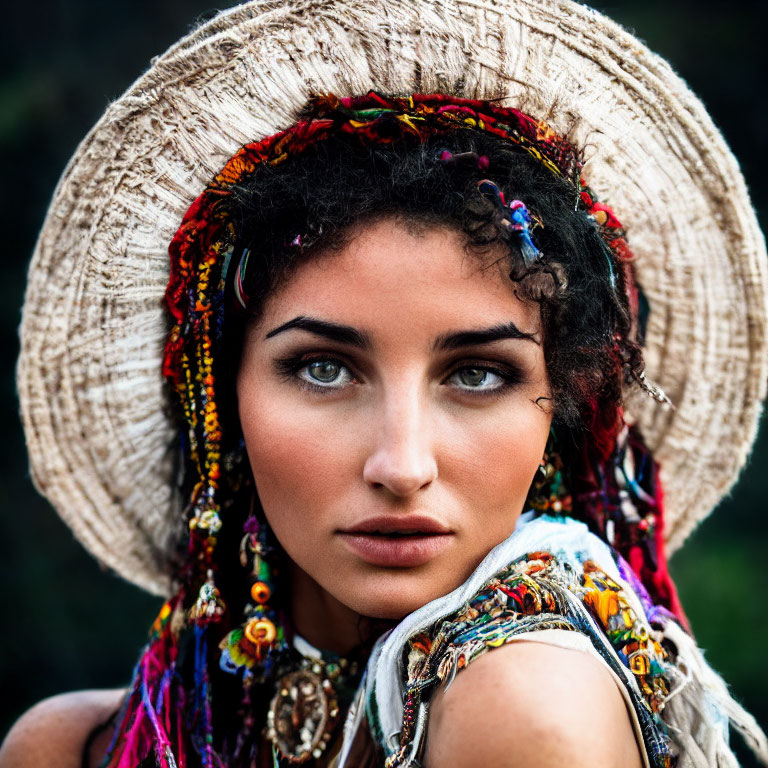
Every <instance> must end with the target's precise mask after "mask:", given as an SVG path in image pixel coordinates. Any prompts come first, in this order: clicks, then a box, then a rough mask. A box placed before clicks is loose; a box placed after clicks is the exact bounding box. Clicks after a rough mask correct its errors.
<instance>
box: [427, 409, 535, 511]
mask: <svg viewBox="0 0 768 768" xmlns="http://www.w3.org/2000/svg"><path fill="white" fill-rule="evenodd" d="M494 411H495V412H494V413H493V414H489V418H484V419H474V420H471V421H469V422H467V423H465V424H461V425H459V426H458V427H457V428H456V430H455V434H453V435H452V437H451V439H450V441H449V442H448V443H447V444H445V445H446V448H445V451H444V461H443V472H442V475H443V480H444V481H445V482H448V483H449V484H450V485H452V486H453V487H456V488H461V489H462V490H461V495H462V496H463V497H464V498H465V500H467V502H468V503H470V502H471V500H474V502H475V503H474V505H473V507H474V509H476V510H477V511H478V515H480V516H482V517H483V522H487V519H488V518H489V517H495V518H496V519H498V520H505V519H509V516H510V515H511V514H513V513H516V512H519V511H521V509H522V504H523V502H524V500H525V497H526V495H527V493H528V489H529V487H530V484H531V481H532V479H533V476H534V474H535V472H536V468H537V467H538V466H539V462H540V461H541V457H542V455H543V453H544V448H545V446H546V442H547V436H548V435H549V426H550V417H549V416H548V414H546V413H544V412H543V411H541V410H540V409H539V408H538V407H536V406H533V405H532V404H530V403H529V404H528V405H527V406H524V407H520V406H519V404H510V405H508V406H506V405H505V406H502V407H500V408H498V409H494Z"/></svg>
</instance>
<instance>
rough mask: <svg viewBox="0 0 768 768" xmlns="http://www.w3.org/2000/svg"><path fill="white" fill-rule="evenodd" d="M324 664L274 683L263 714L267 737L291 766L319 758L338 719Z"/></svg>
mask: <svg viewBox="0 0 768 768" xmlns="http://www.w3.org/2000/svg"><path fill="white" fill-rule="evenodd" d="M324 672H325V670H324V665H323V664H321V663H319V662H315V663H312V664H311V666H307V667H305V668H303V669H299V670H296V671H294V672H289V673H288V674H286V675H283V677H281V678H280V679H279V680H278V683H277V692H276V693H275V696H274V698H273V699H272V702H271V704H270V706H269V712H268V713H267V737H268V738H269V739H270V740H271V741H272V743H273V744H274V745H275V747H277V749H278V750H279V752H280V755H281V757H283V758H284V759H285V760H287V761H288V762H289V763H291V764H299V763H305V762H307V761H308V760H311V759H315V760H316V759H318V758H319V757H321V756H322V754H323V752H324V751H325V748H326V747H327V746H328V743H329V742H330V739H331V735H332V732H333V729H334V727H335V726H336V723H337V722H338V718H339V704H338V701H337V698H336V692H335V691H334V689H333V685H332V684H331V681H330V680H329V679H328V678H327V677H326V675H325V674H324Z"/></svg>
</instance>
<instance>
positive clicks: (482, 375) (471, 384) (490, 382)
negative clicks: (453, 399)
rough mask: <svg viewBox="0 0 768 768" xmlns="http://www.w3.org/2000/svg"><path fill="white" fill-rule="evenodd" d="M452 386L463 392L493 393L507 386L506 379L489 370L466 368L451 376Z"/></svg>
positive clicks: (498, 373)
mask: <svg viewBox="0 0 768 768" xmlns="http://www.w3.org/2000/svg"><path fill="white" fill-rule="evenodd" d="M450 380H451V381H452V382H453V384H454V386H456V387H458V388H459V389H463V390H464V391H465V392H494V391H497V390H501V389H503V388H504V387H505V386H506V385H507V384H508V377H507V376H505V375H504V374H503V373H501V372H500V371H494V370H493V369H491V368H479V367H475V366H467V367H466V368H459V369H458V370H456V371H455V372H454V373H453V375H452V376H451V378H450Z"/></svg>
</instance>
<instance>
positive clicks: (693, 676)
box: [662, 621, 768, 768]
mask: <svg viewBox="0 0 768 768" xmlns="http://www.w3.org/2000/svg"><path fill="white" fill-rule="evenodd" d="M664 638H665V639H666V640H669V641H670V642H672V643H673V644H674V645H675V647H676V648H677V651H678V655H677V661H676V665H677V667H678V669H679V670H680V672H681V679H680V682H679V684H678V685H677V686H676V687H675V688H673V689H672V691H671V692H670V695H669V697H668V698H667V700H666V702H665V706H664V711H663V715H662V716H663V719H664V722H665V723H666V724H667V725H668V726H669V730H670V735H671V736H672V738H673V739H674V741H675V742H676V743H677V745H678V746H679V748H680V759H679V762H678V764H677V768H739V764H738V761H737V760H736V757H735V756H734V754H733V752H732V751H731V747H730V745H729V743H728V722H729V721H730V724H731V725H732V726H733V728H734V729H735V730H736V731H738V732H739V733H740V734H741V736H742V737H743V738H744V741H745V742H746V743H747V745H748V746H749V748H750V749H751V750H752V752H753V753H754V755H755V757H756V758H757V759H758V760H759V761H760V762H761V763H762V764H763V765H765V766H768V739H766V736H765V734H764V733H763V731H762V729H761V728H760V726H759V725H758V724H757V721H756V720H755V718H754V717H752V715H750V714H749V712H747V711H746V710H745V709H744V708H743V707H742V706H741V705H740V704H739V703H738V702H737V701H735V700H734V699H733V698H732V697H731V695H730V693H729V692H728V688H727V686H726V684H725V682H724V681H723V679H722V678H721V677H720V675H718V674H717V673H716V672H715V671H714V670H713V669H712V667H710V666H709V664H707V662H706V660H705V658H704V654H703V653H702V651H701V649H700V648H699V647H698V646H697V645H696V643H695V641H694V640H693V638H692V637H691V636H690V635H688V634H687V633H686V632H685V631H684V630H683V629H682V628H681V627H680V626H679V625H678V624H677V623H676V622H674V621H668V622H667V624H666V626H665V627H664ZM718 721H720V722H718Z"/></svg>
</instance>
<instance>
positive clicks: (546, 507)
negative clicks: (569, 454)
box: [526, 430, 573, 515]
mask: <svg viewBox="0 0 768 768" xmlns="http://www.w3.org/2000/svg"><path fill="white" fill-rule="evenodd" d="M556 445H557V440H556V437H555V433H554V430H550V433H549V438H548V439H547V445H546V447H545V449H544V456H543V457H542V459H541V462H540V464H539V466H538V469H537V470H536V474H535V475H534V478H533V482H532V483H531V488H530V490H529V491H528V498H527V500H526V509H533V510H535V511H536V512H538V513H540V514H541V513H552V514H555V515H562V514H568V513H570V512H571V511H572V509H573V500H572V498H571V493H570V491H569V490H568V488H567V487H566V485H565V481H564V478H563V474H564V466H563V460H562V458H561V457H560V454H559V453H558V452H557V448H556Z"/></svg>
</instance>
